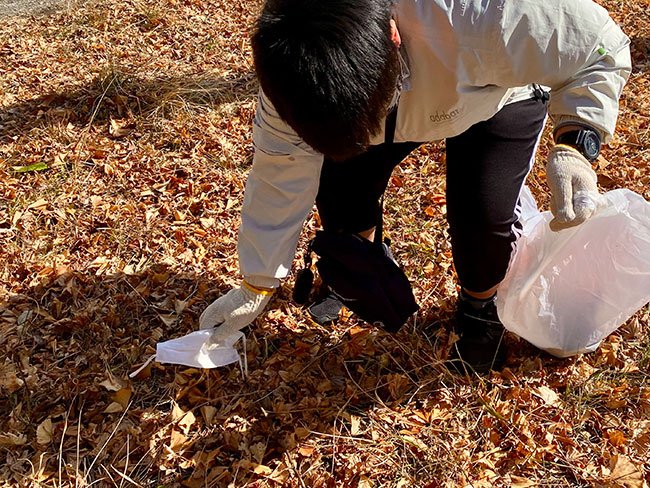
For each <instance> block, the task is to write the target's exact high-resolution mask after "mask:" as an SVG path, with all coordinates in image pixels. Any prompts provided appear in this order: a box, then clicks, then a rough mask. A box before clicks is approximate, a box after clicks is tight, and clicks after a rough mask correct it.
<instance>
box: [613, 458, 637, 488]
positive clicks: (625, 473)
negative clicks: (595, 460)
mask: <svg viewBox="0 0 650 488" xmlns="http://www.w3.org/2000/svg"><path fill="white" fill-rule="evenodd" d="M610 468H611V470H612V473H611V474H610V475H609V480H608V481H609V482H610V484H608V488H644V484H645V483H644V481H643V473H642V472H641V470H640V469H639V468H637V467H636V466H635V465H634V464H633V463H632V461H630V460H629V459H628V458H626V457H625V456H613V457H612V459H611V461H610Z"/></svg>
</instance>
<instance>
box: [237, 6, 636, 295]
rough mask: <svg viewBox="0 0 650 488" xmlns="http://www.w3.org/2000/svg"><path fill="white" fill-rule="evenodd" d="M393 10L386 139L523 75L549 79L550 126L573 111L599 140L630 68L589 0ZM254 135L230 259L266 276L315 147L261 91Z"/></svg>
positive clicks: (455, 112) (433, 123)
mask: <svg viewBox="0 0 650 488" xmlns="http://www.w3.org/2000/svg"><path fill="white" fill-rule="evenodd" d="M394 18H395V20H396V22H397V25H398V29H399V32H400V35H401V37H402V43H403V48H404V50H405V52H406V57H407V60H408V70H409V72H410V73H409V74H408V76H407V79H406V80H405V83H404V88H403V91H402V93H401V94H400V100H399V110H398V116H397V126H396V130H395V141H396V142H400V141H418V142H426V141H434V140H440V139H444V138H447V137H452V136H455V135H458V134H460V133H462V132H463V131H465V130H466V129H468V128H469V127H471V126H472V125H474V124H475V123H477V122H479V121H482V120H486V119H489V118H490V117H492V116H493V115H494V114H495V113H496V112H497V111H498V110H500V109H501V107H503V106H504V105H505V104H506V103H511V102H513V101H516V100H520V99H522V98H526V97H530V94H529V93H530V90H529V88H528V86H529V85H530V84H531V83H539V84H541V85H543V86H545V87H548V88H550V89H551V98H550V103H549V115H550V116H551V119H552V120H553V121H554V123H555V125H556V127H557V126H559V125H562V124H565V123H571V122H576V121H577V122H579V123H582V124H588V125H589V126H592V127H594V128H596V129H598V130H599V131H600V132H601V134H602V135H603V138H604V141H605V142H607V141H608V140H609V139H610V138H611V136H612V134H613V132H614V127H615V125H616V118H617V114H618V99H619V96H620V94H621V90H622V88H623V85H624V84H625V81H626V80H627V77H628V76H629V73H630V70H631V60H630V53H629V39H628V38H627V37H626V36H625V34H623V32H622V31H621V29H620V28H619V27H618V26H617V25H616V24H615V23H614V22H613V21H612V20H611V19H610V17H609V15H608V14H607V11H606V10H604V9H603V8H601V7H600V6H598V5H597V4H595V3H593V2H592V1H591V0H490V1H485V0H398V1H397V2H396V5H395V14H394ZM383 138H384V135H383V134H378V135H377V138H376V142H377V143H379V142H381V141H383ZM253 142H254V144H255V156H254V161H253V168H252V170H251V172H250V175H249V177H248V181H247V185H246V191H245V197H244V204H243V209H242V224H241V227H240V231H239V244H238V252H239V262H240V267H241V272H242V274H243V275H244V276H245V277H246V279H247V280H248V281H249V282H250V283H251V284H253V285H257V286H277V285H278V284H279V279H281V278H284V277H286V276H287V275H288V273H289V271H290V269H291V264H292V261H293V258H294V254H295V249H296V244H297V241H298V237H299V235H300V232H301V229H302V226H303V223H304V220H305V218H306V217H307V215H308V213H309V212H310V210H311V209H312V207H313V203H314V199H315V197H316V193H317V190H318V181H319V175H320V168H321V165H322V162H323V156H322V155H321V154H319V153H317V152H315V151H314V150H313V149H311V147H309V146H308V145H307V144H305V143H304V142H303V141H302V140H301V139H300V138H299V137H298V136H297V135H296V134H295V132H294V131H293V130H292V129H291V128H290V127H289V126H288V125H287V124H285V123H284V122H283V121H282V120H281V119H280V118H279V117H278V115H277V113H276V112H275V110H274V108H273V106H272V105H271V103H270V102H269V101H268V99H267V98H266V97H265V96H264V94H263V93H261V94H260V97H259V99H258V106H257V112H256V116H255V120H254V126H253Z"/></svg>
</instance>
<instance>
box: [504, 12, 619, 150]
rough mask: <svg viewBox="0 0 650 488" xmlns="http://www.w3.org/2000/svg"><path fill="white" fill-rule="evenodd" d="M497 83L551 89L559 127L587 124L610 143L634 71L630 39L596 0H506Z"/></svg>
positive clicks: (551, 106)
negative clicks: (530, 85) (624, 93)
mask: <svg viewBox="0 0 650 488" xmlns="http://www.w3.org/2000/svg"><path fill="white" fill-rule="evenodd" d="M500 4H501V6H502V16H501V21H500V23H499V24H500V25H499V29H500V32H499V34H498V35H496V36H495V37H496V42H495V43H494V46H495V48H494V51H493V52H492V54H493V55H494V58H493V62H494V66H495V67H496V69H495V74H496V79H495V80H494V83H495V84H498V85H502V86H521V85H526V84H529V83H539V84H541V85H545V86H547V87H550V88H551V99H550V103H549V115H550V116H551V118H552V119H553V121H554V123H555V126H556V127H559V126H560V125H565V124H568V123H576V122H577V123H579V124H583V125H584V124H586V125H589V126H591V127H594V128H596V129H598V130H599V131H600V132H601V135H602V136H603V141H604V142H608V141H609V140H610V139H611V137H612V135H613V133H614V128H615V126H616V119H617V116H618V99H619V97H620V95H621V91H622V89H623V86H624V84H625V82H626V81H627V78H628V76H629V74H630V71H631V59H630V50H629V43H630V41H629V39H628V37H627V36H626V35H625V34H624V33H623V32H622V31H621V29H620V28H619V27H618V26H617V25H616V24H615V23H614V21H613V20H612V19H611V18H610V17H609V14H608V13H607V11H606V10H605V9H604V8H602V7H600V6H599V5H597V4H595V3H594V2H592V1H591V0H521V1H519V0H502V1H501V2H500Z"/></svg>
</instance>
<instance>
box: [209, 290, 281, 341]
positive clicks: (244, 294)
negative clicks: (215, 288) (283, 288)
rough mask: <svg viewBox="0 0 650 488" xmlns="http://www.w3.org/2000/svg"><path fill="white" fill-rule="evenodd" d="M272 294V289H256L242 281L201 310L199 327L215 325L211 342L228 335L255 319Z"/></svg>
mask: <svg viewBox="0 0 650 488" xmlns="http://www.w3.org/2000/svg"><path fill="white" fill-rule="evenodd" d="M272 295H273V291H272V290H265V289H258V288H255V287H253V286H251V285H249V284H248V283H246V282H245V281H244V282H242V285H241V287H239V288H233V289H232V290H230V291H229V292H228V293H226V294H225V295H223V296H221V297H219V298H218V299H216V300H215V301H214V302H212V304H211V305H209V306H208V308H206V309H205V310H204V311H203V313H202V314H201V317H200V318H199V328H200V329H210V328H212V327H215V328H216V330H215V332H214V335H213V342H214V341H217V342H218V339H219V338H225V337H228V336H230V335H231V334H233V333H234V332H236V331H238V330H240V329H243V328H244V327H246V326H247V325H248V324H250V323H251V322H252V321H253V320H255V319H256V318H257V316H258V315H260V314H261V313H262V311H263V310H264V307H266V305H267V304H268V303H269V300H271V296H272Z"/></svg>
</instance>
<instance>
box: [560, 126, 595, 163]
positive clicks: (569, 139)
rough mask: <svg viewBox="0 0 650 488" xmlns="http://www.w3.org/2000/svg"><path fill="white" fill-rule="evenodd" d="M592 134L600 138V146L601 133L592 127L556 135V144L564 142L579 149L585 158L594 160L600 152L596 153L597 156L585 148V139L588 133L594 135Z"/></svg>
mask: <svg viewBox="0 0 650 488" xmlns="http://www.w3.org/2000/svg"><path fill="white" fill-rule="evenodd" d="M592 134H593V135H595V136H596V137H597V138H598V141H599V146H600V135H599V134H598V132H596V131H594V130H591V129H575V130H568V131H566V132H563V133H562V134H560V135H559V136H557V137H555V142H556V144H564V145H566V146H571V147H573V148H575V149H577V150H578V151H579V152H580V154H582V155H583V156H584V157H585V158H587V160H589V161H594V160H595V159H596V158H597V157H598V154H596V156H593V155H589V154H587V151H586V150H585V139H586V137H587V136H588V135H592Z"/></svg>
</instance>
